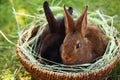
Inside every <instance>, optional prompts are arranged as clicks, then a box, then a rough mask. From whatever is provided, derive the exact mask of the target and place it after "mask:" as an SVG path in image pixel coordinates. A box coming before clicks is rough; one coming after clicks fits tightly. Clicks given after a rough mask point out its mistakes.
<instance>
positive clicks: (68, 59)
mask: <svg viewBox="0 0 120 80" xmlns="http://www.w3.org/2000/svg"><path fill="white" fill-rule="evenodd" d="M64 60H65V61H66V62H71V61H72V60H73V59H72V57H70V56H64Z"/></svg>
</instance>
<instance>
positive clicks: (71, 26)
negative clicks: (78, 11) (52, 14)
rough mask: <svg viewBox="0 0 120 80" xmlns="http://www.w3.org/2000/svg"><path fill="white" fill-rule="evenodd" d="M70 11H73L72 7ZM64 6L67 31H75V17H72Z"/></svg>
mask: <svg viewBox="0 0 120 80" xmlns="http://www.w3.org/2000/svg"><path fill="white" fill-rule="evenodd" d="M68 11H70V13H71V12H72V11H71V9H68ZM68 11H67V10H66V8H65V6H64V12H65V19H64V20H65V27H66V33H68V32H71V31H74V30H75V29H74V21H73V18H72V17H71V15H70V14H69V12H68Z"/></svg>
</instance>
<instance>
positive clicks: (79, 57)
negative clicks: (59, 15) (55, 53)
mask: <svg viewBox="0 0 120 80" xmlns="http://www.w3.org/2000/svg"><path fill="white" fill-rule="evenodd" d="M87 9H88V6H86V8H85V10H84V12H83V13H82V14H81V16H80V17H79V18H78V20H77V21H76V22H74V21H73V18H72V17H71V15H70V14H69V13H68V11H67V10H66V8H65V6H64V11H65V20H64V21H65V28H66V37H65V39H64V41H63V44H62V45H61V58H62V61H63V63H64V64H66V65H73V64H82V63H88V62H90V61H91V59H92V54H91V53H92V48H91V42H90V41H89V40H88V39H87V38H86V37H85V35H86V34H85V32H86V31H87Z"/></svg>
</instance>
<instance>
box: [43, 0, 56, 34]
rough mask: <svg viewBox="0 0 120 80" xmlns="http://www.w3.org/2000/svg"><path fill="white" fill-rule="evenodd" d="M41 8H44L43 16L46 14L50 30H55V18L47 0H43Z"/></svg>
mask: <svg viewBox="0 0 120 80" xmlns="http://www.w3.org/2000/svg"><path fill="white" fill-rule="evenodd" d="M43 8H44V12H45V16H46V19H47V22H48V25H49V28H50V31H51V32H55V25H56V19H55V17H54V15H53V13H52V11H51V10H50V8H49V4H48V2H47V1H45V2H44V4H43Z"/></svg>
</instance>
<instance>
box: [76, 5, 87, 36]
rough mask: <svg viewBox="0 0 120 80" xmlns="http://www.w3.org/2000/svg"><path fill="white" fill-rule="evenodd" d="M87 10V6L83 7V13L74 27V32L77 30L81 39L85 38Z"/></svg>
mask: <svg viewBox="0 0 120 80" xmlns="http://www.w3.org/2000/svg"><path fill="white" fill-rule="evenodd" d="M87 10H88V6H86V7H85V10H84V12H83V13H82V14H81V16H80V17H79V18H78V20H77V23H76V26H75V28H76V30H78V31H79V32H80V33H81V35H82V36H83V37H84V36H85V30H86V27H87Z"/></svg>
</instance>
